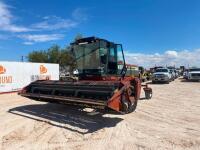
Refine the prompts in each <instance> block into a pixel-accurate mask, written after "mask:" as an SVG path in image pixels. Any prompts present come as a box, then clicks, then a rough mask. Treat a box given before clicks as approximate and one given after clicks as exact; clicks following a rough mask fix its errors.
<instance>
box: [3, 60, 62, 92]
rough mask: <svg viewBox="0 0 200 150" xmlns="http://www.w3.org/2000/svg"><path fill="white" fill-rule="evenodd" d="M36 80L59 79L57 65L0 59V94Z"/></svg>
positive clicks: (20, 87)
mask: <svg viewBox="0 0 200 150" xmlns="http://www.w3.org/2000/svg"><path fill="white" fill-rule="evenodd" d="M36 80H59V65H58V64H47V63H27V62H5V61H0V94H1V93H7V92H14V91H19V90H21V89H22V88H23V87H25V86H26V85H28V84H30V83H31V82H33V81H36Z"/></svg>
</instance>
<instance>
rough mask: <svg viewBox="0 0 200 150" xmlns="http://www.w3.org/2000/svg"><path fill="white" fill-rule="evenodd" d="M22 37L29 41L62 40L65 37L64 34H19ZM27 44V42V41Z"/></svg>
mask: <svg viewBox="0 0 200 150" xmlns="http://www.w3.org/2000/svg"><path fill="white" fill-rule="evenodd" d="M18 37H19V38H21V39H24V40H27V41H28V42H29V45H30V42H32V43H33V42H48V41H55V40H60V39H62V38H63V37H64V35H62V34H23V35H19V36H18ZM26 44H27V42H26Z"/></svg>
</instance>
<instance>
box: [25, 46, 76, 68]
mask: <svg viewBox="0 0 200 150" xmlns="http://www.w3.org/2000/svg"><path fill="white" fill-rule="evenodd" d="M27 58H28V61H29V62H39V63H58V64H59V65H60V67H61V68H69V71H73V70H74V69H75V66H76V65H75V61H74V58H73V55H72V54H71V52H70V47H66V48H64V49H61V48H60V47H59V46H58V45H53V46H52V47H50V48H49V49H47V50H39V51H33V52H31V53H29V54H28V57H27Z"/></svg>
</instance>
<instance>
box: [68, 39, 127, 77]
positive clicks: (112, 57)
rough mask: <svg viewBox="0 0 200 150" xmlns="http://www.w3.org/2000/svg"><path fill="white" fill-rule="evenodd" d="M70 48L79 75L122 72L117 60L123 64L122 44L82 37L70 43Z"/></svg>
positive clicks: (88, 75)
mask: <svg viewBox="0 0 200 150" xmlns="http://www.w3.org/2000/svg"><path fill="white" fill-rule="evenodd" d="M71 50H72V52H73V54H74V57H75V59H76V64H77V69H78V72H79V77H91V76H94V77H103V76H108V75H112V76H113V75H115V76H116V75H120V73H121V72H122V71H121V70H122V68H121V69H120V68H118V62H122V64H123V66H125V60H124V55H123V49H122V45H121V44H115V43H113V42H109V41H107V40H105V39H100V38H96V37H88V38H82V39H79V40H76V41H75V42H74V43H71Z"/></svg>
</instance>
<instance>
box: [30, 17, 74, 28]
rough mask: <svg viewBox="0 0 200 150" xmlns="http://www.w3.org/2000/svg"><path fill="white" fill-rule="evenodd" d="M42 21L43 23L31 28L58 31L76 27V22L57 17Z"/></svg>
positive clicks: (46, 18)
mask: <svg viewBox="0 0 200 150" xmlns="http://www.w3.org/2000/svg"><path fill="white" fill-rule="evenodd" d="M43 19H44V21H42V22H39V23H36V24H33V25H32V27H33V28H36V29H42V30H58V29H69V28H72V27H75V26H77V22H75V21H73V20H71V19H63V18H60V17H57V16H46V17H44V18H43Z"/></svg>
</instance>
